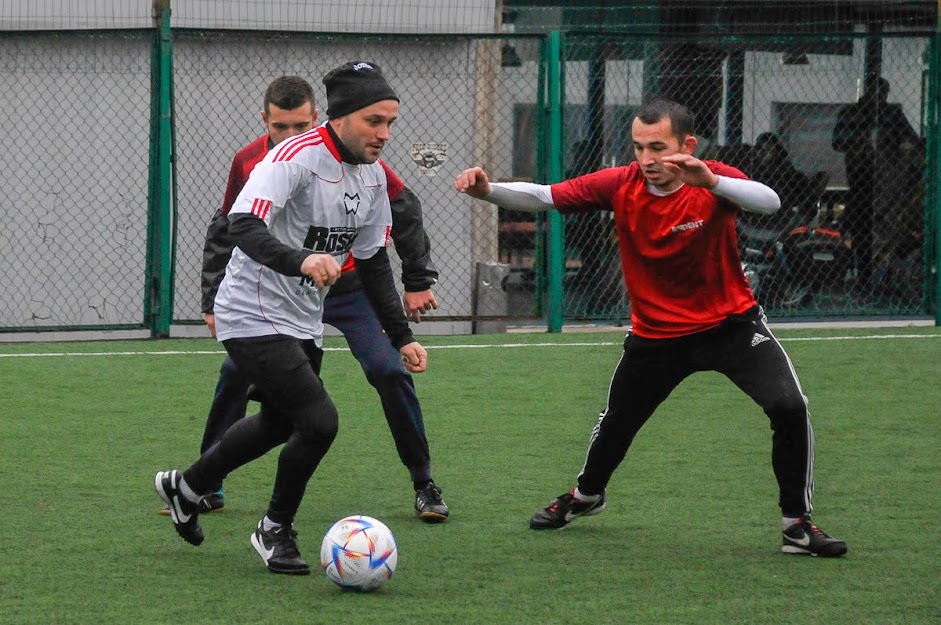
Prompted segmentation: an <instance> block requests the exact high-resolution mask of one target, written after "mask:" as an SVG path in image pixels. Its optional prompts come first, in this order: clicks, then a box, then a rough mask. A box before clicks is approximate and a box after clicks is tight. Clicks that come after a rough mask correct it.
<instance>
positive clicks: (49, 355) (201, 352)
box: [0, 334, 941, 358]
mask: <svg viewBox="0 0 941 625" xmlns="http://www.w3.org/2000/svg"><path fill="white" fill-rule="evenodd" d="M937 338H941V334H869V335H865V336H806V337H793V338H780V337H778V340H779V341H781V342H782V343H786V342H798V341H865V340H884V339H937ZM621 344H622V342H621V341H615V342H611V341H596V342H584V343H553V342H546V343H499V344H495V345H426V346H425V349H427V350H433V349H494V348H503V349H514V348H520V347H612V346H615V345H621ZM348 350H349V348H348V347H326V348H324V351H327V352H344V351H348ZM220 354H221V355H224V354H225V350H221V349H220V350H193V351H186V350H166V351H144V352H48V353H24V354H0V358H52V357H58V358H61V357H72V356H201V355H211V356H218V355H220Z"/></svg>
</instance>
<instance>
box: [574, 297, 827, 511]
mask: <svg viewBox="0 0 941 625" xmlns="http://www.w3.org/2000/svg"><path fill="white" fill-rule="evenodd" d="M697 371H717V372H719V373H722V374H724V375H725V376H726V377H728V378H729V379H730V380H731V381H732V382H733V383H734V384H735V385H736V386H738V387H739V388H740V389H741V390H743V391H744V392H745V393H747V394H748V396H749V397H751V398H752V399H753V400H755V403H757V404H758V405H759V406H761V408H762V409H763V410H764V412H765V414H766V415H768V418H769V419H770V421H771V429H772V431H773V434H772V438H771V440H772V452H771V463H772V467H773V469H774V474H775V477H776V478H777V482H778V488H779V491H780V501H779V504H780V506H781V510H782V512H783V514H784V515H785V516H795V517H796V516H800V515H801V514H802V513H804V512H810V511H811V496H812V494H813V487H814V482H813V464H814V435H813V429H812V428H811V425H810V413H809V412H808V411H807V398H806V397H805V396H804V395H803V393H802V391H801V388H800V383H799V382H798V380H797V374H796V373H795V372H794V367H793V366H792V365H791V361H790V359H789V358H788V356H787V354H786V353H785V352H784V349H783V348H782V347H781V344H780V343H778V341H777V339H775V338H774V335H772V334H771V331H770V330H769V329H768V326H767V322H766V320H765V318H764V315H763V314H762V313H761V311H760V310H759V309H755V310H753V311H751V312H750V313H747V314H745V315H742V316H740V317H737V318H732V319H729V320H728V321H726V322H725V323H723V324H722V325H720V326H719V327H718V328H715V329H713V330H709V331H707V332H701V333H698V334H694V335H690V336H685V337H681V338H676V339H657V340H654V339H644V338H641V337H639V336H636V335H634V334H628V336H627V338H626V339H625V340H624V354H623V355H622V357H621V360H620V362H619V363H618V365H617V368H616V369H615V371H614V376H613V377H612V379H611V386H610V388H609V390H608V404H607V407H606V408H605V411H604V412H603V413H601V417H600V418H599V420H598V424H597V425H596V426H595V427H594V429H593V430H592V433H591V439H590V441H589V446H588V455H587V458H586V460H585V465H584V467H583V468H582V471H581V473H580V474H579V476H578V487H579V490H580V491H581V492H583V493H585V494H597V493H601V492H604V489H605V487H606V486H607V484H608V480H609V479H610V478H611V474H612V473H613V472H614V470H615V469H616V468H617V467H618V465H619V464H620V463H621V461H622V460H624V457H625V455H626V454H627V449H628V447H630V445H631V441H633V440H634V436H635V435H636V434H637V432H638V431H639V430H640V428H641V427H642V426H643V425H644V423H646V421H647V419H649V418H650V416H651V415H652V414H653V412H654V410H656V408H657V406H659V405H660V404H661V403H662V402H663V401H664V400H665V399H666V398H667V396H669V394H670V393H671V392H672V391H673V389H674V388H676V387H677V385H679V383H680V382H682V381H683V380H684V379H686V378H687V377H688V376H690V375H691V374H693V373H696V372H697Z"/></svg>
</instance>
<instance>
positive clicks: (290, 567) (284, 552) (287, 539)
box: [252, 519, 310, 575]
mask: <svg viewBox="0 0 941 625" xmlns="http://www.w3.org/2000/svg"><path fill="white" fill-rule="evenodd" d="M252 547H254V548H255V551H257V552H258V555H260V556H261V559H262V560H264V562H265V566H267V567H268V570H269V571H271V572H272V573H282V574H284V575H310V566H309V565H308V564H307V562H305V561H304V559H303V558H302V557H301V552H300V551H299V550H298V549H297V532H295V531H294V526H293V525H276V526H274V527H272V528H271V529H270V530H268V531H265V524H264V519H262V520H261V521H259V522H258V528H257V529H256V530H255V531H254V533H253V534H252Z"/></svg>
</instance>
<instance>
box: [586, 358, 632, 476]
mask: <svg viewBox="0 0 941 625" xmlns="http://www.w3.org/2000/svg"><path fill="white" fill-rule="evenodd" d="M625 355H626V354H625V353H622V354H621V358H620V359H618V364H617V366H615V367H614V372H612V373H611V379H610V380H609V381H608V394H607V395H605V406H604V410H603V411H602V412H601V414H599V415H598V422H597V423H595V427H593V428H592V429H591V435H590V436H589V437H588V449H587V450H586V451H585V461H584V462H583V463H582V468H581V470H579V472H578V475H577V476H576V479H580V478H581V477H582V474H584V473H585V467H586V466H587V465H588V454H590V453H591V446H592V445H594V443H595V439H597V438H598V433H599V432H600V431H601V422H602V421H604V418H605V417H606V416H608V410H609V408H610V406H608V400H609V399H610V397H611V388H612V387H613V386H614V374H615V373H617V370H618V368H619V367H620V366H621V362H623V360H624V356H625Z"/></svg>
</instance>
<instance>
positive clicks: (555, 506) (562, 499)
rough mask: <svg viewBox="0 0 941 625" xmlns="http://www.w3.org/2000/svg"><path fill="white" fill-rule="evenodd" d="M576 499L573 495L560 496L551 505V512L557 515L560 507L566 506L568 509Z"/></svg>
mask: <svg viewBox="0 0 941 625" xmlns="http://www.w3.org/2000/svg"><path fill="white" fill-rule="evenodd" d="M573 499H575V495H573V494H572V493H570V492H569V493H565V494H564V495H559V497H558V498H557V499H556V500H555V501H553V502H552V503H550V504H549V508H548V509H549V512H551V513H553V514H555V513H556V512H557V511H558V510H559V508H560V507H562V505H563V504H564V505H565V506H567V507H570V506H571V505H572V500H573Z"/></svg>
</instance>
